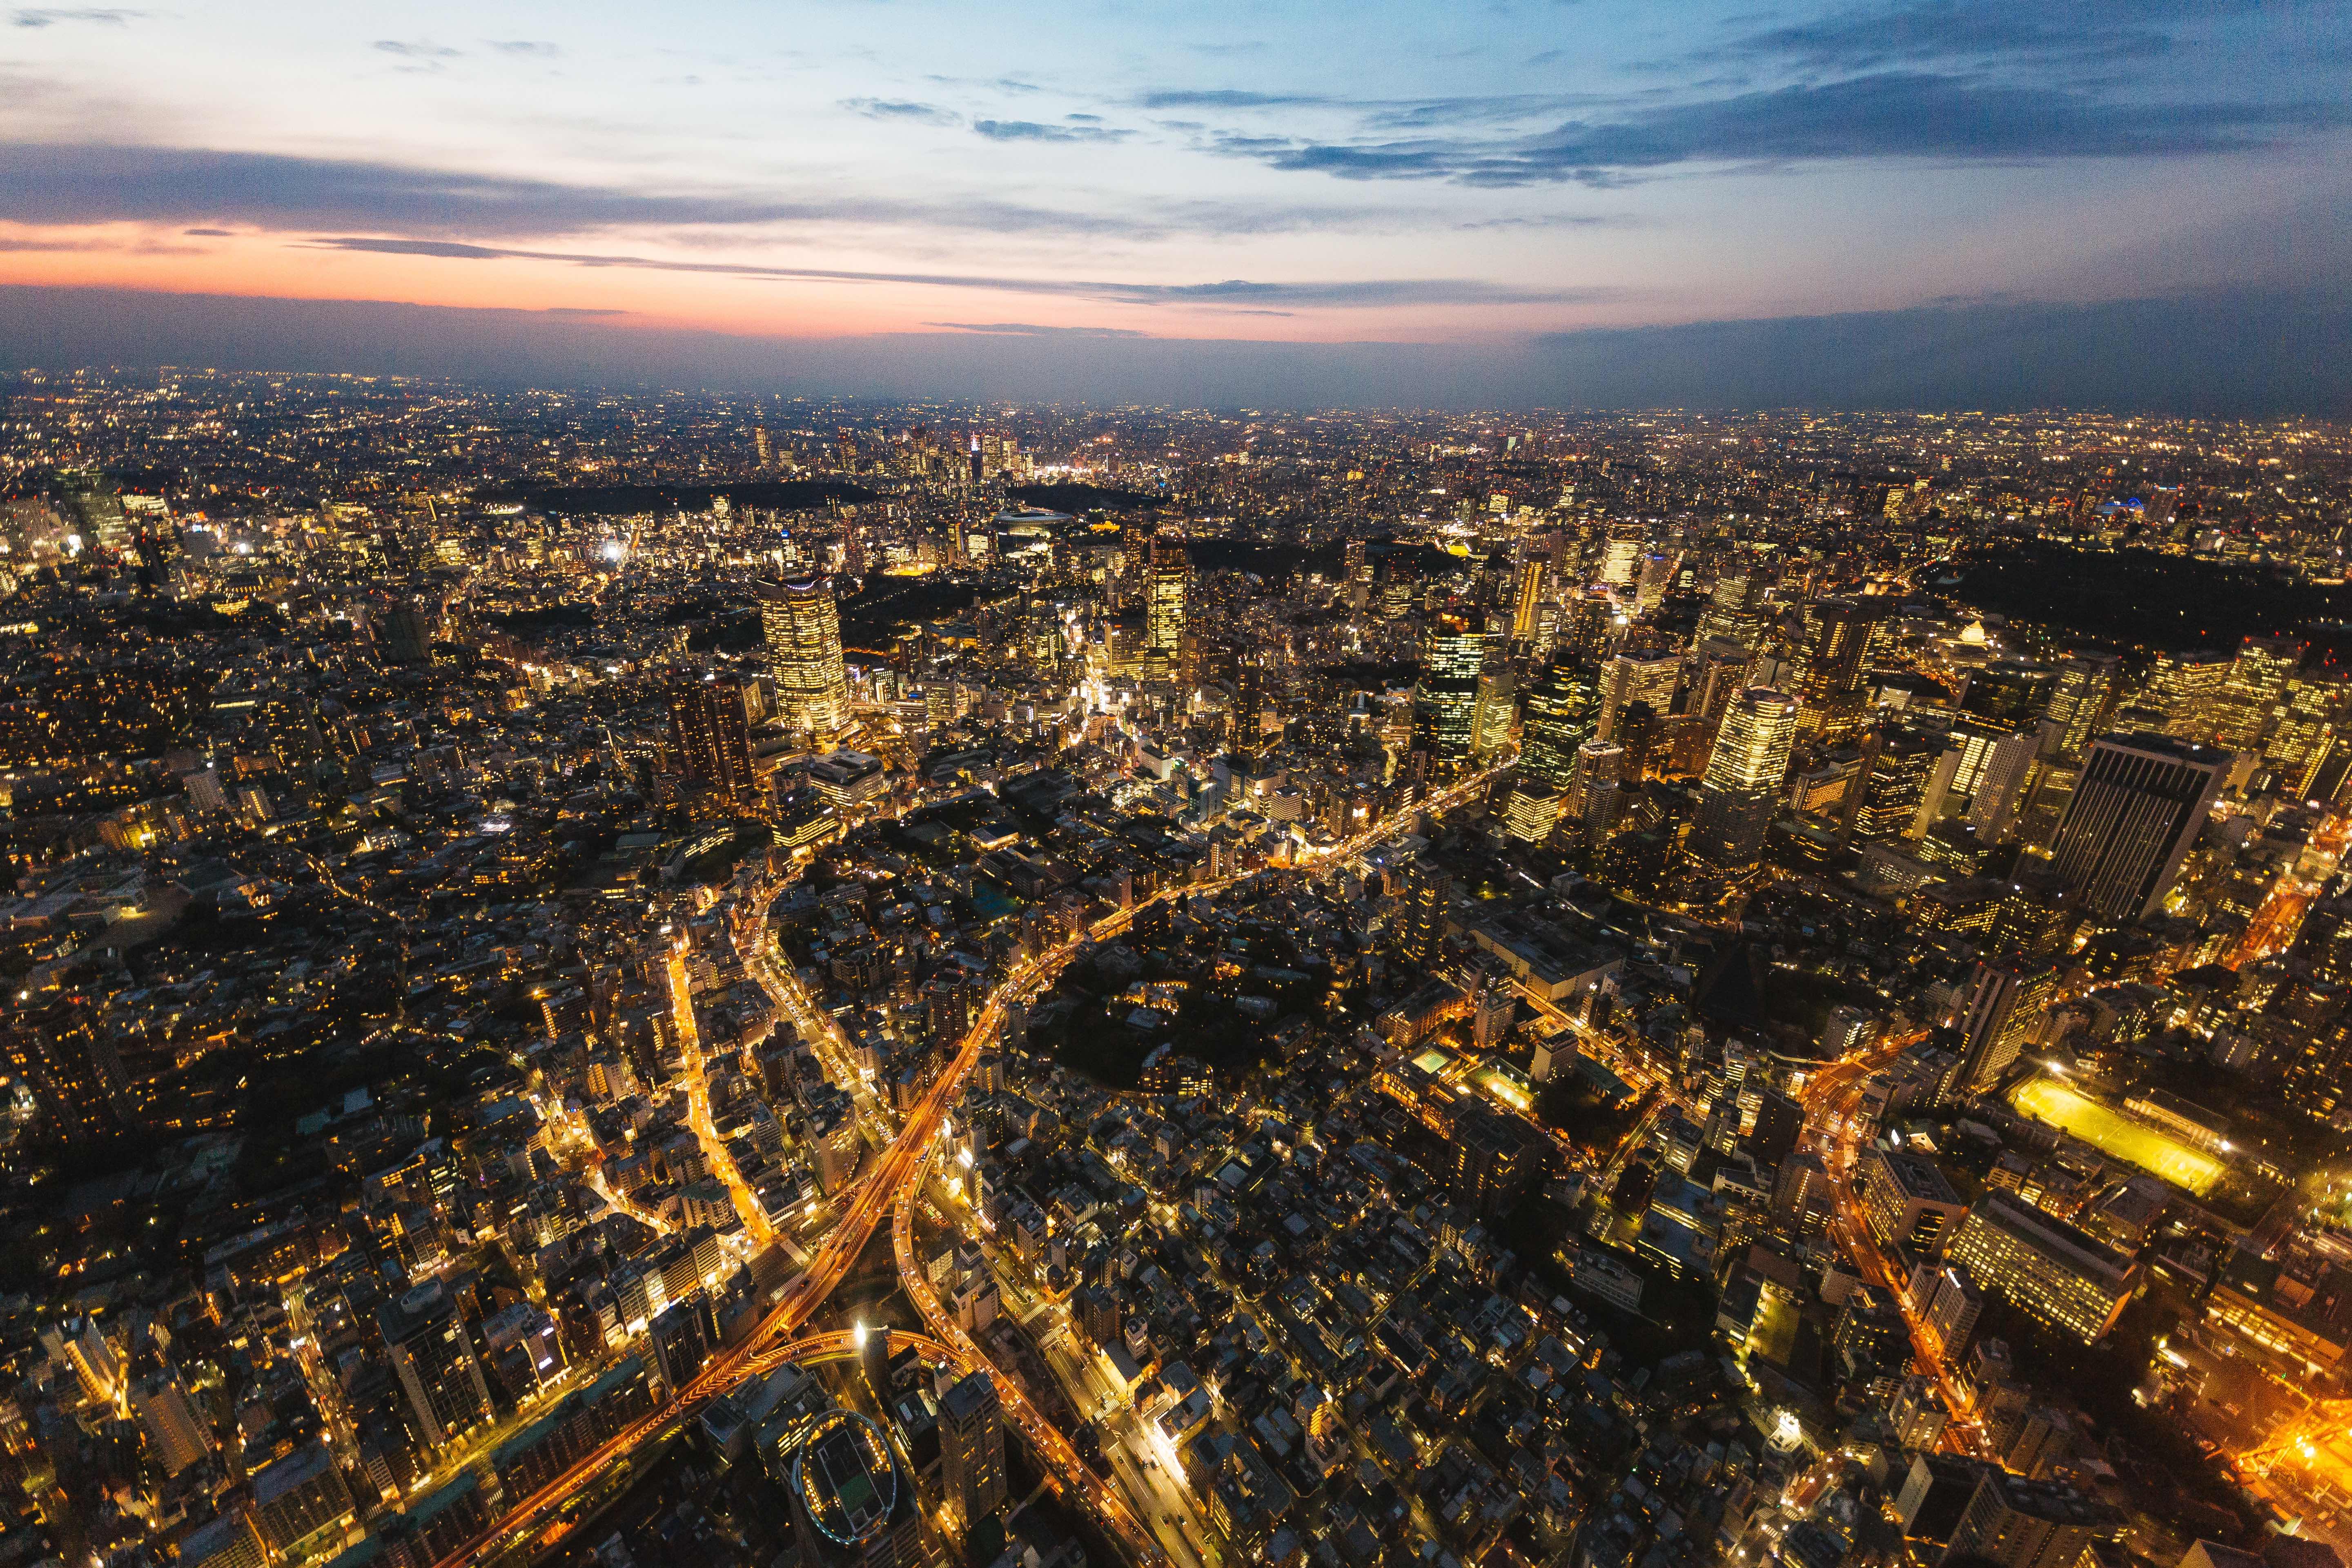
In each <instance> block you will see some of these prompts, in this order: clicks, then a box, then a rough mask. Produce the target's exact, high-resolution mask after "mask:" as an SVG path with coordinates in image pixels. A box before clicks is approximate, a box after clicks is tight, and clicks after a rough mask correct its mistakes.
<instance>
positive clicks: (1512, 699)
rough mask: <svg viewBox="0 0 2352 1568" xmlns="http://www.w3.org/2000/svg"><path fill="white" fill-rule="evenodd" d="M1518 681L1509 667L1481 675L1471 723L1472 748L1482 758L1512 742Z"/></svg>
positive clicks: (1472, 751) (1516, 712)
mask: <svg viewBox="0 0 2352 1568" xmlns="http://www.w3.org/2000/svg"><path fill="white" fill-rule="evenodd" d="M1518 709H1519V705H1518V682H1517V678H1516V677H1514V676H1513V675H1512V673H1511V671H1510V669H1509V668H1508V667H1506V668H1501V669H1490V670H1488V671H1487V672H1486V674H1484V675H1482V676H1480V677H1479V678H1478V699H1477V706H1476V709H1475V711H1474V712H1473V714H1472V717H1471V723H1470V752H1471V754H1472V755H1473V756H1475V758H1476V759H1477V760H1478V761H1479V762H1481V763H1484V762H1486V760H1487V759H1488V758H1490V757H1493V756H1495V755H1496V754H1497V753H1498V752H1501V751H1502V749H1503V748H1504V747H1505V746H1507V745H1509V744H1510V743H1511V721H1512V720H1513V719H1514V718H1516V717H1517V714H1518Z"/></svg>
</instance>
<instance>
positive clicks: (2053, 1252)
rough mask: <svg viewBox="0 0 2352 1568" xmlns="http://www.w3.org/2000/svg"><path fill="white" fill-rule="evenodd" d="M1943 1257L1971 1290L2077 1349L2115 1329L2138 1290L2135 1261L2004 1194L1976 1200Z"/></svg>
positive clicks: (2000, 1193) (1999, 1193) (1989, 1194)
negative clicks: (2070, 1339)
mask: <svg viewBox="0 0 2352 1568" xmlns="http://www.w3.org/2000/svg"><path fill="white" fill-rule="evenodd" d="M1947 1256H1948V1258H1949V1259H1950V1261H1951V1262H1953V1263H1955V1264H1958V1265H1959V1266H1960V1267H1962V1268H1966V1269H1968V1271H1969V1277H1970V1278H1972V1279H1974V1280H1975V1281H1976V1282H1977V1283H1978V1285H1979V1286H1981V1287H1982V1288H1984V1289H1988V1290H1991V1291H1995V1292H1997V1293H1998V1294H2000V1295H2001V1296H2003V1297H2005V1298H2007V1299H2008V1300H2009V1302H2010V1304H2011V1306H2013V1307H2015V1308H2017V1309H2018V1310H2020V1311H2022V1312H2024V1313H2025V1314H2026V1315H2027V1316H2029V1317H2032V1318H2035V1319H2037V1320H2039V1321H2042V1322H2044V1323H2047V1324H2048V1325H2050V1326H2051V1327H2052V1328H2053V1329H2057V1330H2060V1331H2063V1332H2065V1333H2069V1334H2072V1335H2073V1336H2074V1338H2076V1339H2078V1340H2080V1341H2082V1342H2083V1343H2084V1344H2093V1343H2095V1342H2097V1341H2098V1340H2100V1339H2101V1338H2102V1337H2103V1336H2105V1333H2106V1331H2108V1330H2109V1329H2112V1328H2114V1327H2115V1325H2116V1319H2117V1318H2120V1317H2122V1316H2123V1310H2124V1309H2125V1308H2126V1306H2129V1305H2130V1304H2131V1299H2132V1292H2133V1291H2134V1290H2135V1289H2137V1288H2138V1285H2139V1266H2138V1265H2137V1264H2136V1263H2133V1262H2130V1261H2129V1260H2127V1259H2126V1258H2121V1257H2118V1256H2117V1255H2116V1253H2114V1252H2112V1251H2110V1250H2108V1249H2107V1248H2106V1247H2102V1246H2100V1245H2099V1244H2098V1243H2097V1242H2095V1241H2094V1240H2092V1239H2091V1238H2090V1237H2087V1236H2085V1235H2084V1234H2083V1233H2082V1232H2081V1231H2079V1230H2076V1229H2075V1228H2074V1226H2071V1225H2068V1224H2066V1223H2065V1222H2064V1221H2063V1220H2059V1219H2056V1218H2053V1216H2051V1215H2047V1214H2044V1213H2043V1212H2042V1210H2040V1209H2037V1208H2032V1207H2029V1206H2028V1205H2025V1204H2023V1203H2021V1202H2019V1201H2018V1200H2017V1199H2016V1198H2015V1197H2013V1196H2011V1194H2008V1193H2003V1192H1990V1193H1987V1194H1985V1195H1984V1196H1983V1197H1982V1198H1980V1199H1979V1200H1978V1201H1977V1204H1976V1206H1975V1207H1973V1208H1971V1209H1970V1210H1969V1216H1968V1218H1966V1219H1964V1220H1962V1221H1961V1222H1960V1228H1959V1230H1958V1234H1956V1235H1955V1236H1954V1237H1953V1238H1952V1245H1951V1249H1950V1251H1949V1253H1948V1255H1947Z"/></svg>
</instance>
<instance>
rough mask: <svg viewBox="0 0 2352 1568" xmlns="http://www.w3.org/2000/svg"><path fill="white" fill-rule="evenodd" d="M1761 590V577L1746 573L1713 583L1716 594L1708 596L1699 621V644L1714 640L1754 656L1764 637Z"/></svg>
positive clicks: (1731, 574) (1723, 577)
mask: <svg viewBox="0 0 2352 1568" xmlns="http://www.w3.org/2000/svg"><path fill="white" fill-rule="evenodd" d="M1764 588H1765V583H1764V578H1763V576H1762V574H1760V573H1756V572H1750V571H1747V570H1740V571H1736V572H1730V573H1727V574H1724V575H1723V576H1721V577H1718V578H1717V579H1716V584H1715V591H1714V592H1713V593H1712V594H1709V595H1707V601H1706V610H1705V611H1704V612H1702V613H1701V615H1700V616H1699V618H1698V635H1699V638H1700V640H1701V641H1705V640H1706V639H1707V638H1709V637H1717V638H1720V639H1722V640H1723V641H1725V642H1728V643H1734V644H1737V645H1738V647H1740V648H1741V649H1742V650H1743V651H1745V652H1748V653H1754V652H1755V651H1756V645H1757V644H1758V643H1759V642H1760V641H1762V640H1763V637H1764V614H1763V609H1762V605H1763V602H1764Z"/></svg>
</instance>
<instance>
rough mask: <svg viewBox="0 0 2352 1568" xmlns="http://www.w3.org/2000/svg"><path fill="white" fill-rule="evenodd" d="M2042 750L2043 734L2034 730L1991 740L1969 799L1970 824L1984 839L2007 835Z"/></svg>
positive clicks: (1984, 840)
mask: <svg viewBox="0 0 2352 1568" xmlns="http://www.w3.org/2000/svg"><path fill="white" fill-rule="evenodd" d="M2041 752H2042V736H2041V732H2040V731H2037V730H2021V731H2018V732H2017V733H2016V734H2013V735H2004V736H2003V737H2001V738H2000V740H1998V741H1995V742H1993V744H1992V750H1991V752H1990V753H1989V754H1988V755H1987V756H1986V758H1985V764H1984V768H1983V771H1982V772H1980V773H1978V774H1977V787H1976V794H1975V795H1974V796H1973V797H1971V799H1970V800H1969V826H1971V827H1973V828H1975V829H1976V830H1977V836H1978V837H1979V838H1980V839H1981V840H1982V841H1983V842H1985V843H1987V844H1991V843H1996V842H1998V841H1999V840H2000V838H2002V837H2004V836H2006V835H2007V834H2008V832H2009V829H2010V825H2011V823H2012V822H2014V821H2015V820H2016V819H2017V808H2018V805H2020V803H2021V802H2022V801H2023V800H2024V798H2025V786H2026V783H2027V781H2028V780H2029V779H2030V778H2031V776H2032V772H2033V763H2034V759H2035V758H2036V757H2038V756H2040V755H2041Z"/></svg>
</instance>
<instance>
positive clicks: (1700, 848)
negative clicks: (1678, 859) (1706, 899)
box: [1691, 686, 1798, 870]
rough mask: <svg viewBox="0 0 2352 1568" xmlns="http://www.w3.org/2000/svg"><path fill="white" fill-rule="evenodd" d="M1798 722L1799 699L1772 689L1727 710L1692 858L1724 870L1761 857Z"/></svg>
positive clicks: (1753, 692) (1703, 781) (1705, 781)
mask: <svg viewBox="0 0 2352 1568" xmlns="http://www.w3.org/2000/svg"><path fill="white" fill-rule="evenodd" d="M1797 723H1798V706H1797V702H1796V700H1795V699H1793V698H1790V697H1789V696H1786V695H1785V694H1783V693H1781V692H1778V691H1774V690H1772V689H1769V687H1761V686H1759V687H1755V688H1752V689H1749V690H1747V691H1743V692H1741V693H1740V694H1739V698H1738V700H1737V701H1735V702H1733V703H1732V704H1731V706H1730V708H1729V709H1728V710H1726V712H1725V713H1724V716H1723V727H1722V728H1721V729H1720V730H1719V731H1717V734H1716V738H1715V751H1714V753H1713V754H1712V755H1710V756H1709V757H1708V758H1707V761H1706V773H1705V774H1704V775H1702V777H1701V778H1700V780H1699V796H1698V815H1697V818H1696V823H1695V825H1694V826H1693V828H1692V832H1691V852H1692V854H1694V855H1696V857H1698V858H1699V859H1701V860H1703V861H1705V862H1706V863H1707V864H1708V865H1710V866H1714V867H1717V868H1721V869H1725V870H1743V869H1746V868H1750V867H1753V866H1754V865H1755V864H1756V863H1757V861H1758V860H1759V858H1761V856H1762V854H1763V852H1764V831H1765V829H1766V828H1767V827H1768V826H1770V824H1771V821H1772V811H1773V807H1774V806H1775V805H1776V804H1777V803H1778V801H1779V800H1780V784H1781V781H1782V780H1783V779H1784V778H1786V777H1787V776H1788V772H1789V755H1790V752H1791V751H1792V750H1793V749H1794V747H1795V745H1796V741H1797Z"/></svg>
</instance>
